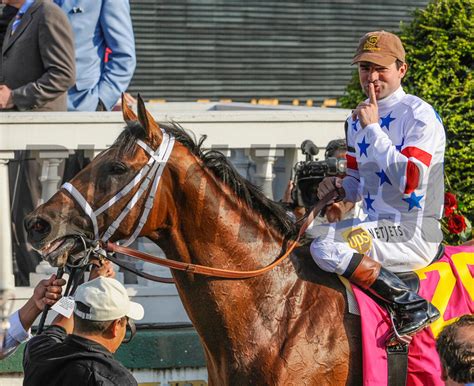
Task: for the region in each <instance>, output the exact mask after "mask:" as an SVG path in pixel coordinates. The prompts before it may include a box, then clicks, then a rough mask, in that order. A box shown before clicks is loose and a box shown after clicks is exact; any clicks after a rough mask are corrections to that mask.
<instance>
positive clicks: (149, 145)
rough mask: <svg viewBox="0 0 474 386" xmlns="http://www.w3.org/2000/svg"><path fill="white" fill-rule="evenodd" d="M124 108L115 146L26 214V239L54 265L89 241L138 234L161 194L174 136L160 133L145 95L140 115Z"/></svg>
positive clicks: (62, 261)
mask: <svg viewBox="0 0 474 386" xmlns="http://www.w3.org/2000/svg"><path fill="white" fill-rule="evenodd" d="M122 110H123V116H124V119H125V121H126V123H127V127H126V129H125V130H124V131H123V132H122V134H121V135H120V136H119V138H118V139H117V140H116V142H115V143H114V145H113V146H112V147H110V148H109V149H107V150H105V151H103V152H102V153H100V154H99V155H98V156H97V157H95V158H94V160H93V161H92V162H91V163H90V164H89V165H87V167H85V168H84V169H83V170H82V171H81V172H80V173H79V174H77V175H76V176H75V177H74V178H73V179H72V180H71V181H70V182H69V183H66V184H65V185H63V187H62V188H61V189H60V190H59V191H58V192H57V193H56V194H55V195H54V196H53V197H52V198H51V199H50V200H49V201H48V202H46V203H44V204H43V205H41V206H40V207H38V208H37V209H36V210H35V211H33V212H32V213H30V214H29V215H28V216H27V217H26V218H25V228H26V230H27V232H28V241H29V242H30V243H31V244H32V246H33V247H34V248H35V249H37V250H38V251H39V252H40V253H41V254H42V256H43V258H44V259H45V260H47V261H48V262H49V263H50V264H51V265H53V266H58V267H59V266H63V265H64V264H66V262H67V260H68V257H70V256H74V255H76V254H77V253H79V252H80V251H83V250H85V247H86V246H87V244H88V243H89V242H90V241H91V240H99V239H102V240H103V241H105V240H111V241H114V240H124V239H125V240H127V239H129V238H130V237H133V236H135V237H136V236H137V235H134V232H138V233H140V230H141V229H142V227H143V225H141V224H140V222H146V221H147V219H146V218H142V214H143V212H145V211H146V209H144V207H147V206H149V205H151V204H152V203H153V197H154V196H155V194H156V195H158V194H159V192H157V191H156V190H157V189H156V186H158V182H159V181H160V177H161V174H162V172H163V170H164V169H165V168H164V166H165V164H166V161H167V157H169V155H170V153H171V150H172V148H173V144H174V138H172V137H170V136H169V135H168V134H166V133H165V132H162V130H161V129H160V128H159V126H158V125H157V123H156V122H155V121H154V119H153V117H152V116H151V114H149V113H148V112H147V111H146V109H145V104H144V102H143V100H142V99H141V98H139V101H138V109H137V110H138V117H137V116H136V115H135V113H134V112H133V111H132V110H131V109H130V108H129V107H128V106H127V105H126V104H124V103H123V104H122ZM162 144H163V145H164V146H160V145H162ZM163 147H166V148H163ZM155 185H156V186H155ZM160 188H161V186H160ZM160 201H164V200H161V198H160ZM163 204H164V203H163ZM122 216H123V218H121V217H122ZM139 228H140V229H139ZM137 229H139V230H138V231H137Z"/></svg>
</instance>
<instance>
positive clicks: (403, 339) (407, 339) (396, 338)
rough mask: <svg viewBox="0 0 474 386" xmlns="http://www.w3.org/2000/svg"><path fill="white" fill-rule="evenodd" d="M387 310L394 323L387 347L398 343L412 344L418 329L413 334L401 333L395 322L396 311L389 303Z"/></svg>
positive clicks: (403, 344)
mask: <svg viewBox="0 0 474 386" xmlns="http://www.w3.org/2000/svg"><path fill="white" fill-rule="evenodd" d="M387 311H388V314H389V315H390V322H391V323H392V333H391V334H390V335H389V337H388V338H387V340H386V342H385V345H386V346H387V347H391V346H398V345H400V346H408V345H410V343H411V341H412V339H413V335H415V334H416V333H417V332H418V331H415V332H413V334H412V335H407V334H403V335H400V333H399V332H398V330H397V326H396V324H395V311H394V310H393V308H392V307H390V306H388V305H387Z"/></svg>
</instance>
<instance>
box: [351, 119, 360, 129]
mask: <svg viewBox="0 0 474 386" xmlns="http://www.w3.org/2000/svg"><path fill="white" fill-rule="evenodd" d="M358 123H359V118H356V119H355V121H354V122H352V128H353V129H354V131H357V124H358Z"/></svg>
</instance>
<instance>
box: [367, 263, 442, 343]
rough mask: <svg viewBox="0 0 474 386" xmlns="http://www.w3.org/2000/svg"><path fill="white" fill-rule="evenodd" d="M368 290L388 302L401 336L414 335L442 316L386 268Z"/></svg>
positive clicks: (381, 270) (382, 269) (395, 326)
mask: <svg viewBox="0 0 474 386" xmlns="http://www.w3.org/2000/svg"><path fill="white" fill-rule="evenodd" d="M368 291H369V292H371V293H372V294H374V295H375V296H376V297H378V298H379V299H381V300H382V301H384V302H385V303H387V304H388V306H389V308H390V309H391V310H393V312H394V314H395V315H394V328H395V329H396V331H397V333H398V335H399V336H404V335H413V334H415V333H417V332H418V331H421V330H422V329H423V328H425V327H426V326H428V325H429V324H431V323H433V322H434V321H435V320H436V319H438V318H439V317H440V313H439V311H438V309H437V308H436V307H435V306H433V305H432V304H431V303H430V302H428V301H427V300H426V299H424V298H422V297H421V296H420V295H418V294H417V293H416V292H413V291H412V290H411V289H410V288H409V287H408V286H407V285H406V284H405V283H404V282H403V281H402V280H401V279H400V278H399V277H398V276H397V275H395V274H393V273H392V272H390V271H388V270H387V269H385V268H381V269H380V273H379V275H378V277H377V279H376V280H375V282H374V283H373V284H372V285H371V286H370V288H368Z"/></svg>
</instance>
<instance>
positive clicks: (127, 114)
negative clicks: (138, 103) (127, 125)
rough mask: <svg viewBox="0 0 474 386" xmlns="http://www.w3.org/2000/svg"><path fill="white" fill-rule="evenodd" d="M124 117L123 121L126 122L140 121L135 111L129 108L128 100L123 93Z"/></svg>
mask: <svg viewBox="0 0 474 386" xmlns="http://www.w3.org/2000/svg"><path fill="white" fill-rule="evenodd" d="M122 115H123V120H124V121H125V122H136V121H138V118H137V115H136V114H135V113H134V112H133V110H132V109H131V108H130V107H128V104H127V100H126V98H125V94H124V93H122Z"/></svg>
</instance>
